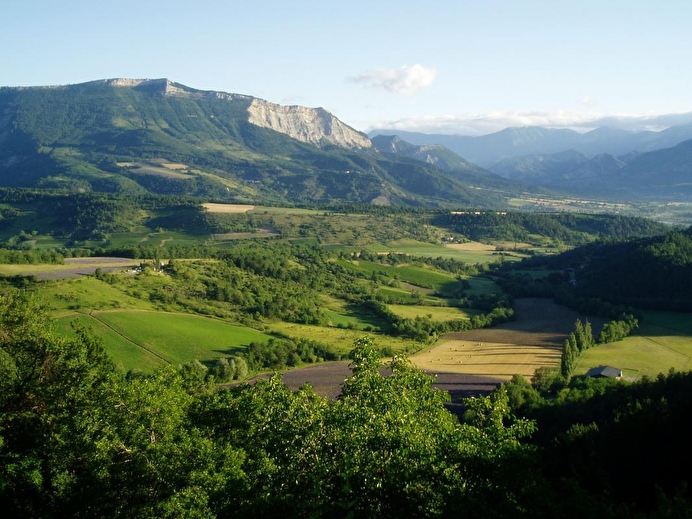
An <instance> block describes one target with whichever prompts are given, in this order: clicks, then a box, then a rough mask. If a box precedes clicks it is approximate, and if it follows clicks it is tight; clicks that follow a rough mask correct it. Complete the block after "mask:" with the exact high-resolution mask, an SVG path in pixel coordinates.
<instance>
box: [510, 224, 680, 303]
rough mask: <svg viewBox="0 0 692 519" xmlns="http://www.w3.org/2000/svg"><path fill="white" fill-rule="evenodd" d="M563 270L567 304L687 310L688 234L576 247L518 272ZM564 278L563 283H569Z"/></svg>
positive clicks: (529, 262)
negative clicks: (585, 302)
mask: <svg viewBox="0 0 692 519" xmlns="http://www.w3.org/2000/svg"><path fill="white" fill-rule="evenodd" d="M523 267H529V268H550V269H562V270H566V269H569V272H570V273H572V276H573V277H572V278H571V279H572V280H573V281H572V282H571V285H570V287H569V288H567V289H566V290H565V291H564V292H563V297H565V298H567V299H579V298H582V299H585V300H586V299H591V300H602V301H607V302H610V303H613V304H616V305H629V306H632V307H636V308H648V309H655V310H674V311H690V310H692V298H691V295H692V232H691V231H690V229H687V230H684V231H679V230H678V231H669V232H667V233H665V234H663V235H660V236H656V237H651V238H642V239H639V240H626V241H618V242H614V243H595V244H590V245H585V246H583V247H578V248H576V249H574V250H571V251H568V252H565V253H563V254H560V255H558V256H556V257H552V258H533V259H530V260H525V262H524V263H523V266H522V267H518V268H523ZM569 279H570V276H567V277H566V278H565V280H569Z"/></svg>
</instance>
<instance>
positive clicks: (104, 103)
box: [0, 78, 518, 207]
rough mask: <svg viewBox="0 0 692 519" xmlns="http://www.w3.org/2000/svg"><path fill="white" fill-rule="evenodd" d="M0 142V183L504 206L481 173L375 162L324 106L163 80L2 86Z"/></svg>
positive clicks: (396, 160) (392, 160)
mask: <svg viewBox="0 0 692 519" xmlns="http://www.w3.org/2000/svg"><path fill="white" fill-rule="evenodd" d="M0 141H2V143H3V146H1V147H0V185H4V186H8V187H50V188H58V189H67V190H73V191H76V192H81V191H85V190H86V191H89V190H95V191H106V192H128V193H143V192H147V191H148V192H154V193H165V194H184V195H193V196H203V197H206V198H214V199H218V200H229V201H242V202H254V201H256V200H262V201H265V202H271V203H285V202H290V203H330V202H334V201H338V202H340V203H390V204H399V205H421V204H425V205H430V206H439V205H459V204H462V205H476V206H478V205H482V206H487V207H502V206H504V205H505V204H506V195H504V194H501V193H498V192H494V191H493V189H490V188H489V187H488V186H486V185H484V178H483V177H482V176H481V177H477V178H475V179H473V180H474V182H475V184H474V186H469V185H468V184H467V183H465V182H463V181H461V180H459V179H455V178H454V176H453V175H449V174H446V173H444V172H443V171H442V170H441V169H439V168H437V167H436V166H433V165H430V164H426V163H423V162H417V161H411V160H408V159H404V158H400V157H395V156H384V155H383V154H381V153H380V152H379V151H377V150H376V149H374V148H373V146H372V144H371V142H370V139H369V138H368V137H367V136H366V135H365V134H362V133H361V132H358V131H357V130H355V129H353V128H351V127H349V126H348V125H346V124H344V123H343V122H341V121H340V120H339V119H338V118H336V117H335V116H334V115H333V114H331V113H330V112H328V111H327V110H325V109H323V108H307V107H300V106H295V105H294V106H288V107H283V106H281V105H277V104H274V103H270V102H268V101H264V100H261V99H259V98H254V97H252V96H247V95H243V94H230V93H225V92H214V91H204V90H197V89H193V88H190V87H187V86H185V85H182V84H180V83H175V82H173V81H170V80H168V79H165V78H162V79H153V80H152V79H127V78H112V79H106V80H96V81H91V82H87V83H78V84H74V85H64V86H52V87H2V88H0ZM162 164H164V165H165V164H168V165H169V166H168V167H166V166H162ZM508 186H509V188H510V189H513V188H512V187H511V184H510V183H507V182H505V187H508ZM516 189H518V187H516Z"/></svg>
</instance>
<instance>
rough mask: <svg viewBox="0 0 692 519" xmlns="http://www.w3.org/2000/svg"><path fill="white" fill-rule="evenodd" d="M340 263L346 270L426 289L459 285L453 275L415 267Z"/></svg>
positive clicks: (340, 261)
mask: <svg viewBox="0 0 692 519" xmlns="http://www.w3.org/2000/svg"><path fill="white" fill-rule="evenodd" d="M338 263H339V264H340V265H342V266H343V267H345V268H348V269H351V270H354V271H356V272H362V273H364V274H366V275H372V274H379V275H384V276H387V277H390V278H394V279H399V280H402V281H405V282H407V283H410V284H412V285H416V286H419V287H424V288H432V289H434V290H438V291H443V290H445V289H447V288H449V287H450V285H451V284H453V285H454V287H455V288H456V286H457V285H458V282H457V279H456V278H455V277H454V276H452V275H451V274H444V273H442V272H436V271H434V270H431V269H427V268H423V267H417V266H413V265H401V266H392V265H382V264H380V263H375V262H372V261H347V260H338Z"/></svg>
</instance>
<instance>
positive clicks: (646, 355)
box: [575, 312, 692, 377]
mask: <svg viewBox="0 0 692 519" xmlns="http://www.w3.org/2000/svg"><path fill="white" fill-rule="evenodd" d="M603 365H607V366H613V367H616V368H619V369H622V370H623V375H624V376H625V377H642V376H644V375H646V376H649V377H655V376H656V375H658V374H659V373H666V372H668V371H669V370H670V369H671V368H674V369H676V370H679V371H687V370H690V369H692V318H690V316H689V315H687V314H676V313H670V312H646V313H645V314H644V318H643V320H642V324H641V325H640V327H639V329H638V330H637V332H636V334H635V335H632V336H631V337H627V338H626V339H623V340H622V341H618V342H613V343H609V344H604V345H601V346H596V347H594V348H591V349H589V350H587V351H585V352H584V353H582V355H581V356H580V357H579V362H578V364H577V367H576V369H575V374H577V375H581V374H584V373H586V372H587V371H588V370H589V369H590V368H592V367H595V366H603Z"/></svg>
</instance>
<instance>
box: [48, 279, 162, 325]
mask: <svg viewBox="0 0 692 519" xmlns="http://www.w3.org/2000/svg"><path fill="white" fill-rule="evenodd" d="M38 292H39V294H40V295H41V299H43V300H44V301H45V302H46V303H47V304H48V305H49V307H50V308H51V309H53V310H54V311H55V312H56V313H57V315H58V316H59V315H60V314H61V313H62V314H65V313H66V312H67V313H73V312H74V311H77V310H83V311H89V310H107V309H139V310H152V309H153V305H152V304H151V303H149V302H148V301H143V300H141V299H138V298H136V297H132V296H130V295H128V294H126V293H124V292H122V291H121V290H118V289H116V288H114V287H112V286H110V285H109V284H108V283H106V282H105V281H101V280H99V279H96V278H94V277H91V276H82V277H79V278H74V279H65V280H60V281H50V282H43V283H41V284H40V285H38Z"/></svg>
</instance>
